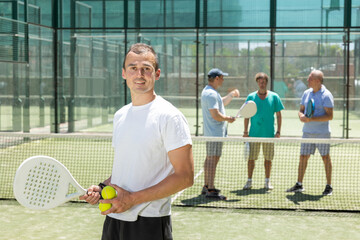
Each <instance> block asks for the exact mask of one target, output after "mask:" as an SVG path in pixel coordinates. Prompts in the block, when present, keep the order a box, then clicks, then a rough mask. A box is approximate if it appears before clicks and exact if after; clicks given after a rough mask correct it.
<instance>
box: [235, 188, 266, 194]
mask: <svg viewBox="0 0 360 240" xmlns="http://www.w3.org/2000/svg"><path fill="white" fill-rule="evenodd" d="M231 193H234V194H236V195H237V196H248V195H256V194H269V193H271V191H268V190H266V189H265V188H259V189H250V190H243V189H239V190H235V191H231Z"/></svg>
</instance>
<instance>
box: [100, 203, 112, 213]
mask: <svg viewBox="0 0 360 240" xmlns="http://www.w3.org/2000/svg"><path fill="white" fill-rule="evenodd" d="M111 206H112V204H111V203H99V209H100V211H102V212H105V211H106V210H109V209H110V208H111Z"/></svg>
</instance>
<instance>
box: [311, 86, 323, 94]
mask: <svg viewBox="0 0 360 240" xmlns="http://www.w3.org/2000/svg"><path fill="white" fill-rule="evenodd" d="M312 89H313V92H314V93H316V92H318V91H320V89H321V85H320V86H315V87H313V88H312Z"/></svg>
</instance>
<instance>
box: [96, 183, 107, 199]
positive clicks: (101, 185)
mask: <svg viewBox="0 0 360 240" xmlns="http://www.w3.org/2000/svg"><path fill="white" fill-rule="evenodd" d="M98 186H99V187H100V189H101V191H102V190H103V188H104V187H106V186H107V185H106V184H105V183H102V182H101V183H99V185H98ZM101 191H100V199H101V200H102V199H103V197H102V195H101Z"/></svg>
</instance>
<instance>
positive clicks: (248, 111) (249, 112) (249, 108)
mask: <svg viewBox="0 0 360 240" xmlns="http://www.w3.org/2000/svg"><path fill="white" fill-rule="evenodd" d="M256 112H257V106H256V103H255V102H254V101H251V100H249V101H246V102H245V103H244V104H243V105H242V106H241V108H240V110H239V112H238V113H237V114H236V116H235V117H237V118H239V117H243V118H251V117H252V116H254V115H255V114H256Z"/></svg>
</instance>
